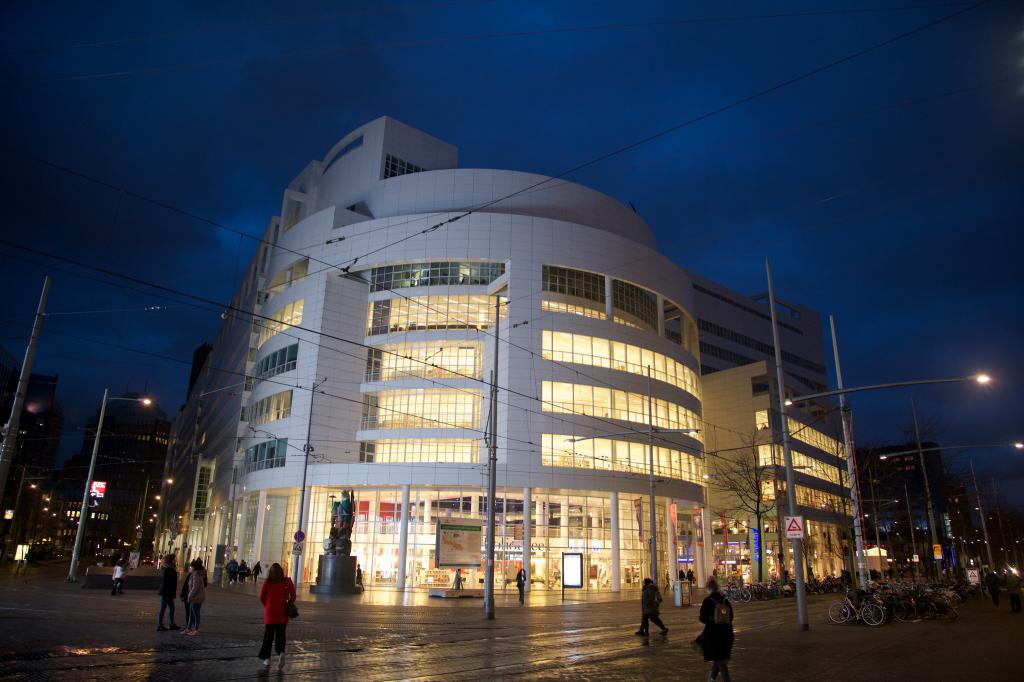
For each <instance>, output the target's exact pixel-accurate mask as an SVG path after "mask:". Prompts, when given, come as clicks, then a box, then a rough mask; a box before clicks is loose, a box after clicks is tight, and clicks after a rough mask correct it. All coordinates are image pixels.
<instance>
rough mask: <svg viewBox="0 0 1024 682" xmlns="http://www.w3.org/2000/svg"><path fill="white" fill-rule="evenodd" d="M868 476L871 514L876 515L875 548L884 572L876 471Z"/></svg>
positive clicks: (872, 471) (872, 470) (871, 471)
mask: <svg viewBox="0 0 1024 682" xmlns="http://www.w3.org/2000/svg"><path fill="white" fill-rule="evenodd" d="M868 475H869V476H871V513H872V514H874V515H875V547H876V548H878V569H879V571H881V570H882V541H881V540H880V539H879V538H878V493H877V492H876V491H875V470H874V468H872V469H871V470H870V471H869V472H868Z"/></svg>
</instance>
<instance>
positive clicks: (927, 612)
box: [917, 601, 938, 620]
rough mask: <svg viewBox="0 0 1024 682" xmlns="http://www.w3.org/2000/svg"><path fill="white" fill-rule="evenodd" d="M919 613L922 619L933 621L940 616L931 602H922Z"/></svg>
mask: <svg viewBox="0 0 1024 682" xmlns="http://www.w3.org/2000/svg"><path fill="white" fill-rule="evenodd" d="M917 612H918V614H920V616H921V617H922V618H927V619H929V620H932V619H934V618H935V616H937V615H938V609H936V608H935V604H933V603H931V601H922V602H920V603H919V604H918V605H917Z"/></svg>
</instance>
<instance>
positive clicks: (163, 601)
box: [156, 554, 178, 632]
mask: <svg viewBox="0 0 1024 682" xmlns="http://www.w3.org/2000/svg"><path fill="white" fill-rule="evenodd" d="M176 561H177V559H176V558H175V556H174V555H173V554H168V555H167V556H166V557H165V558H164V560H163V567H164V569H163V571H164V572H163V576H162V577H161V578H160V590H159V591H158V592H157V594H159V595H160V614H159V615H158V616H157V619H156V629H157V631H159V632H166V631H167V630H177V629H178V626H177V625H175V624H174V598H175V597H177V596H178V570H177V569H176V568H175V566H174V564H175V562H176ZM168 609H169V610H170V612H171V625H170V627H169V628H165V627H164V611H166V610H168Z"/></svg>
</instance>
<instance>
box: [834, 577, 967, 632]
mask: <svg viewBox="0 0 1024 682" xmlns="http://www.w3.org/2000/svg"><path fill="white" fill-rule="evenodd" d="M971 596H980V591H978V590H977V589H976V586H973V585H967V584H966V583H958V584H955V585H949V584H935V585H921V584H917V585H915V584H894V583H883V584H875V583H872V586H871V587H870V588H869V589H868V590H859V589H850V590H847V592H846V595H845V596H844V597H843V598H842V599H839V600H837V601H834V602H832V604H831V605H830V606H829V608H828V618H829V620H830V621H831V622H833V623H836V624H841V623H852V622H863V623H865V624H867V625H870V626H873V627H877V626H879V625H884V624H885V623H891V622H906V621H916V620H922V619H923V620H936V619H948V620H956V619H957V617H958V616H959V613H958V611H957V608H958V607H959V606H960V605H961V604H963V603H964V601H966V600H967V599H968V598H970V597H971Z"/></svg>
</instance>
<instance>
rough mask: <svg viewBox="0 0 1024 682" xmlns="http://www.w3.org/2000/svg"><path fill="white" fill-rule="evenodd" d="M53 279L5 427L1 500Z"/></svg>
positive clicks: (45, 284) (44, 295) (0, 451)
mask: <svg viewBox="0 0 1024 682" xmlns="http://www.w3.org/2000/svg"><path fill="white" fill-rule="evenodd" d="M51 281H52V280H51V279H50V276H49V275H47V276H46V277H45V278H43V292H42V293H41V294H40V295H39V306H38V307H37V308H36V317H35V320H34V321H33V322H32V334H31V335H30V336H29V337H28V347H26V348H25V359H24V360H23V361H22V363H21V374H20V375H19V376H18V388H17V389H15V393H14V403H13V404H12V405H11V416H10V417H9V418H8V419H7V425H6V426H5V427H4V441H3V447H2V448H0V500H2V499H3V497H4V489H5V488H6V487H7V473H8V472H9V471H10V468H11V461H12V460H14V455H15V454H16V453H17V443H18V429H20V428H21V411H22V410H23V409H24V407H25V396H26V395H27V394H28V384H29V382H30V381H31V380H32V365H33V364H34V363H35V360H36V346H37V345H38V344H39V330H40V329H41V328H42V326H43V318H44V317H45V316H46V300H47V299H48V298H49V297H50V282H51ZM15 513H17V512H15Z"/></svg>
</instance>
